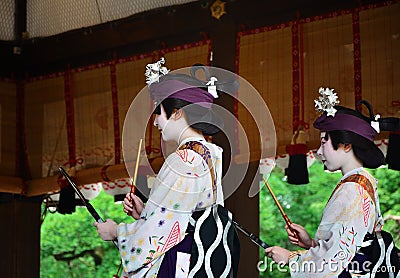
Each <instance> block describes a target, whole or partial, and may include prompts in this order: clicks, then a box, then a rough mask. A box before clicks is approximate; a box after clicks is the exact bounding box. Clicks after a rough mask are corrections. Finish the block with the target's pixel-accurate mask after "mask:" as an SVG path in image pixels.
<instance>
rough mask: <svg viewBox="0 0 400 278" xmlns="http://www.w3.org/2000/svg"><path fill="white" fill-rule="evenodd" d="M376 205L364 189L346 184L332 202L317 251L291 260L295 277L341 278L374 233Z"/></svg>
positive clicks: (310, 251)
mask: <svg viewBox="0 0 400 278" xmlns="http://www.w3.org/2000/svg"><path fill="white" fill-rule="evenodd" d="M374 211H375V205H374V203H373V202H372V200H371V198H370V197H369V196H368V194H367V192H365V191H364V190H363V188H362V186H360V185H358V184H355V183H344V184H342V186H341V187H339V189H338V190H337V191H336V192H335V193H334V194H333V195H332V197H331V199H330V200H329V202H328V204H327V206H326V208H325V210H324V213H323V216H322V220H321V223H320V225H319V227H318V230H317V233H316V235H315V242H316V247H313V248H310V249H309V250H304V251H298V252H297V253H296V254H295V255H294V256H292V257H291V258H290V261H289V266H290V271H291V274H292V277H337V276H338V275H339V274H340V273H341V272H342V271H343V270H344V269H345V268H346V267H347V265H348V264H349V263H350V262H351V260H352V259H353V258H354V255H355V253H356V252H357V250H358V249H359V248H360V247H361V244H362V242H363V239H364V236H365V234H366V233H367V232H368V231H369V230H372V228H373V222H374V220H373V219H375V213H374Z"/></svg>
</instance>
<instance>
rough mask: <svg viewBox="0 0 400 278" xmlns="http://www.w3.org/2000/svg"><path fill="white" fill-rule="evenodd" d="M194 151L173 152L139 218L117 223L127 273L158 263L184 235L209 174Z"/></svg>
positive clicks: (204, 188)
mask: <svg viewBox="0 0 400 278" xmlns="http://www.w3.org/2000/svg"><path fill="white" fill-rule="evenodd" d="M202 161H203V159H202V158H201V157H200V156H199V155H198V154H197V153H194V152H189V153H187V156H186V157H182V156H181V155H180V154H179V153H178V152H176V153H173V154H171V155H170V156H169V157H168V158H167V159H166V161H165V163H164V165H163V167H162V168H161V169H160V172H159V174H158V175H157V178H156V181H155V183H154V185H153V189H152V192H151V194H150V196H149V200H148V202H147V204H146V206H145V208H144V210H143V211H142V213H141V217H140V219H139V220H137V221H136V222H134V223H132V224H124V223H122V224H120V225H119V226H118V232H117V234H118V243H119V251H120V255H121V258H122V262H123V266H124V270H125V272H126V273H128V274H135V273H138V272H141V271H144V270H146V269H148V268H150V267H152V266H153V265H154V264H157V263H158V264H159V260H160V258H161V256H162V255H163V254H164V253H165V252H166V251H168V250H169V249H170V248H171V247H173V246H175V245H176V244H178V243H179V242H180V241H182V240H183V238H184V237H185V231H186V228H187V226H188V222H189V219H190V216H191V214H192V212H193V211H194V210H195V209H196V207H198V204H199V203H201V202H202V201H201V196H202V193H204V192H206V184H207V183H208V182H209V180H208V179H210V177H209V175H203V174H202V173H203V171H204V166H203V164H202Z"/></svg>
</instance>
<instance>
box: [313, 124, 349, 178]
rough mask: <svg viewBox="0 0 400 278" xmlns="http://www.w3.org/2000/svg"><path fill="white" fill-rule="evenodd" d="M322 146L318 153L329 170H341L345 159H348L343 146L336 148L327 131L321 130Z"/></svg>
mask: <svg viewBox="0 0 400 278" xmlns="http://www.w3.org/2000/svg"><path fill="white" fill-rule="evenodd" d="M320 140H321V146H320V147H319V149H318V151H317V154H318V155H319V156H320V158H321V160H322V163H323V164H324V165H325V166H326V168H327V169H328V170H329V171H336V170H341V168H342V166H343V162H344V160H343V159H346V157H345V152H344V150H343V147H339V148H338V149H337V150H335V149H334V148H333V146H332V141H331V138H330V137H329V136H328V138H326V132H321V135H320Z"/></svg>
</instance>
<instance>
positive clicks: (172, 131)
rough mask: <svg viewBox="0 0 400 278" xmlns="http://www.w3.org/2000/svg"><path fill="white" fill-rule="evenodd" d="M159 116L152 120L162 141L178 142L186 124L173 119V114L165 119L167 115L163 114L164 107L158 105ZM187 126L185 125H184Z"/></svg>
mask: <svg viewBox="0 0 400 278" xmlns="http://www.w3.org/2000/svg"><path fill="white" fill-rule="evenodd" d="M160 108H161V109H160V110H161V114H160V115H156V117H155V119H154V126H156V127H158V130H160V132H161V136H162V139H163V140H164V141H176V142H178V141H179V138H180V136H181V134H182V132H183V130H184V125H185V123H186V122H182V120H176V119H175V113H173V114H172V115H171V117H170V118H169V119H167V113H165V110H164V107H163V106H162V105H160ZM186 125H187V124H186Z"/></svg>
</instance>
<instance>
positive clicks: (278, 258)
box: [265, 246, 291, 265]
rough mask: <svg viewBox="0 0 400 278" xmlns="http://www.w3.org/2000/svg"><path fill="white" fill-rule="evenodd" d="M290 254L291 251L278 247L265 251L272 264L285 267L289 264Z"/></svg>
mask: <svg viewBox="0 0 400 278" xmlns="http://www.w3.org/2000/svg"><path fill="white" fill-rule="evenodd" d="M290 253H291V251H289V250H287V249H285V248H282V247H279V246H273V247H268V248H267V249H265V255H266V256H268V257H270V258H272V259H273V260H274V262H276V263H278V264H285V265H287V264H288V263H289V256H290Z"/></svg>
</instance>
